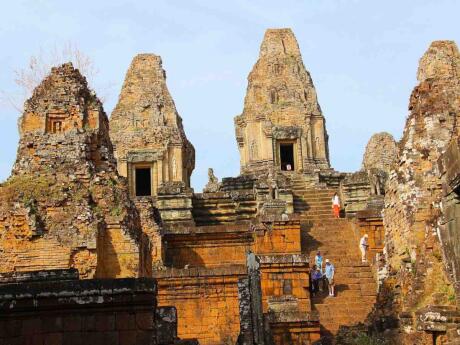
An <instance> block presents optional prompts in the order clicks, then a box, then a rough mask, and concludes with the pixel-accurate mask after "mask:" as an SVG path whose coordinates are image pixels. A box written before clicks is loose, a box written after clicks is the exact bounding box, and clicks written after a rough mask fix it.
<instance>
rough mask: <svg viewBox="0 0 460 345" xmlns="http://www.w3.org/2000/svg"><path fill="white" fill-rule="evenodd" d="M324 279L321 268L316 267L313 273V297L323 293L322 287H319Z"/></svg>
mask: <svg viewBox="0 0 460 345" xmlns="http://www.w3.org/2000/svg"><path fill="white" fill-rule="evenodd" d="M322 279H323V275H322V273H321V272H320V270H319V267H316V270H314V271H313V275H312V282H313V289H312V291H313V296H314V295H315V294H316V293H318V292H319V291H321V289H320V287H319V283H320V282H321V280H322Z"/></svg>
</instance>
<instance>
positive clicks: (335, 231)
mask: <svg viewBox="0 0 460 345" xmlns="http://www.w3.org/2000/svg"><path fill="white" fill-rule="evenodd" d="M295 187H297V188H295V189H294V190H293V192H294V210H295V212H296V213H299V214H300V217H301V220H302V231H303V236H302V251H303V252H304V253H305V254H308V255H309V256H310V260H311V261H310V262H312V266H313V264H314V258H315V255H316V251H317V250H320V251H321V253H322V255H323V258H324V261H325V259H326V258H327V259H329V260H330V261H331V262H332V263H333V265H334V267H335V271H336V273H335V282H336V294H335V295H336V297H328V292H327V286H326V285H325V286H324V288H325V289H324V291H323V292H322V293H319V294H318V295H317V296H314V297H312V309H313V310H316V311H317V312H318V314H319V319H320V323H321V335H322V339H321V342H320V343H319V344H331V343H333V337H334V335H335V334H336V333H337V331H338V329H339V327H340V326H352V325H355V324H357V323H359V322H364V321H365V319H366V317H367V315H368V314H369V313H370V312H371V310H372V307H373V304H374V303H375V300H376V295H377V284H376V281H375V278H374V274H373V271H372V268H371V267H370V266H369V265H368V264H362V263H361V260H360V253H359V248H358V243H359V238H358V237H357V236H356V235H355V233H354V231H353V228H352V224H351V223H350V221H348V220H347V219H344V218H341V219H334V218H333V216H332V207H331V199H332V195H333V194H334V192H335V190H334V189H331V188H321V189H302V188H301V185H300V184H299V186H295Z"/></svg>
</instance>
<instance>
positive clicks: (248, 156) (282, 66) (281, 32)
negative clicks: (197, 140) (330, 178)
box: [235, 29, 330, 173]
mask: <svg viewBox="0 0 460 345" xmlns="http://www.w3.org/2000/svg"><path fill="white" fill-rule="evenodd" d="M235 132H236V140H237V143H238V148H239V151H240V160H241V172H242V173H256V172H258V171H261V170H265V169H266V167H267V166H273V165H274V166H275V167H276V168H277V169H279V170H283V171H289V170H291V171H297V172H309V171H314V170H322V169H330V164H329V150H328V135H327V132H326V126H325V119H324V117H323V114H322V112H321V108H320V106H319V104H318V100H317V97H316V91H315V87H314V86H313V82H312V79H311V77H310V73H309V72H308V71H307V70H306V69H305V66H304V64H303V61H302V56H301V54H300V50H299V46H298V44H297V40H296V38H295V36H294V34H293V32H292V30H291V29H269V30H267V31H266V32H265V36H264V39H263V42H262V45H261V47H260V54H259V60H258V61H257V63H256V64H255V65H254V67H253V69H252V71H251V73H250V74H249V77H248V87H247V92H246V98H245V101H244V109H243V113H242V114H241V115H239V116H236V117H235Z"/></svg>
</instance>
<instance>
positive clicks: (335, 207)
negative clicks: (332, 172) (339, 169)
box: [332, 193, 340, 218]
mask: <svg viewBox="0 0 460 345" xmlns="http://www.w3.org/2000/svg"><path fill="white" fill-rule="evenodd" d="M332 211H333V213H334V218H340V199H339V196H338V194H337V193H334V196H333V197H332Z"/></svg>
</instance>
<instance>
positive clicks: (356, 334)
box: [339, 331, 390, 345]
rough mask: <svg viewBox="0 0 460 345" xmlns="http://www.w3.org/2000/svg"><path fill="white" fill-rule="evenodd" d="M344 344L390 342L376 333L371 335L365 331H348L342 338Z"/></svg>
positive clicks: (385, 344)
mask: <svg viewBox="0 0 460 345" xmlns="http://www.w3.org/2000/svg"><path fill="white" fill-rule="evenodd" d="M339 343H340V344H342V345H389V344H390V343H389V342H388V341H387V340H385V339H383V338H379V337H377V336H374V335H369V334H367V333H366V332H364V331H352V332H347V333H346V334H345V335H344V336H342V337H341V339H340V342H339Z"/></svg>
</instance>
